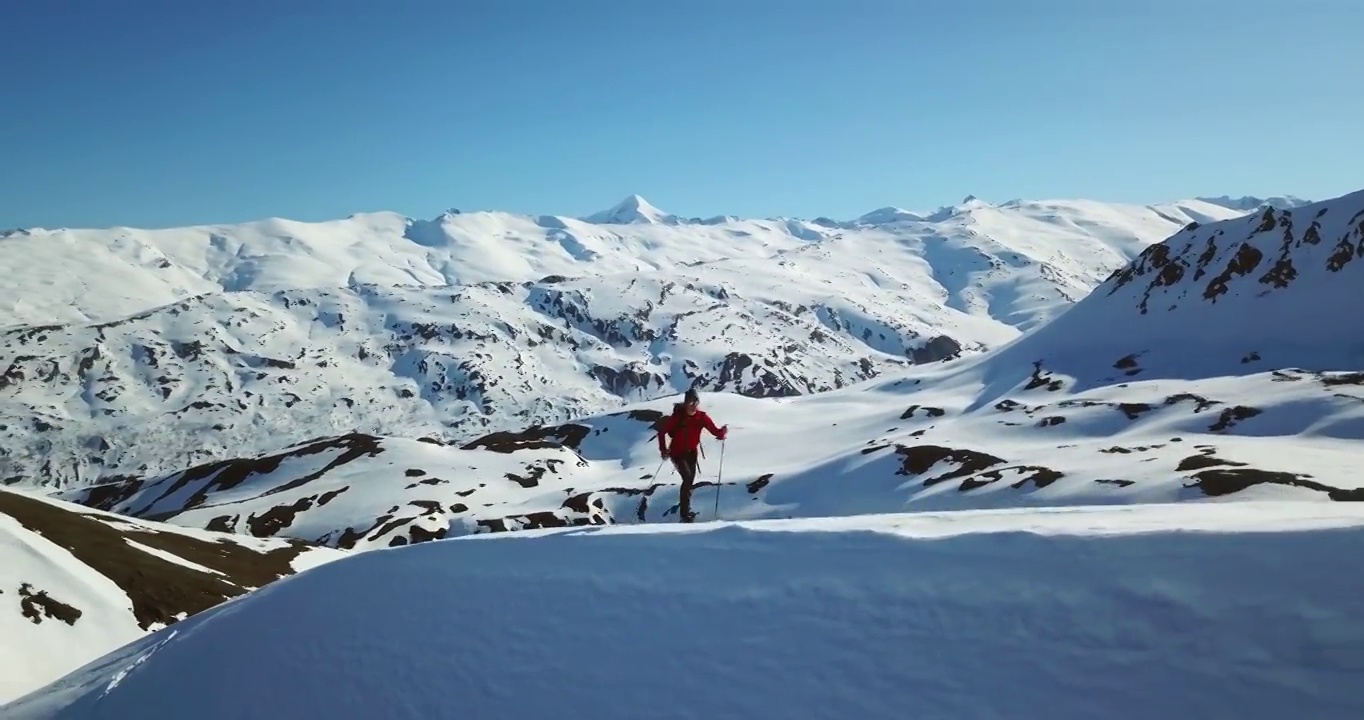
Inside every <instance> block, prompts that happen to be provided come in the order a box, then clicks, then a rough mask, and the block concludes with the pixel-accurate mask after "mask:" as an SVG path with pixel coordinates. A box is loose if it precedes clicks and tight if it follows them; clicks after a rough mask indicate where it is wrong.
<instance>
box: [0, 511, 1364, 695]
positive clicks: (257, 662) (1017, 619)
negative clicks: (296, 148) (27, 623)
mask: <svg viewBox="0 0 1364 720" xmlns="http://www.w3.org/2000/svg"><path fill="white" fill-rule="evenodd" d="M531 535H540V534H539V533H524V534H523V533H517V534H502V535H498V536H491V538H485V539H466V540H445V541H440V542H432V543H426V544H422V545H418V546H412V547H404V548H397V549H393V550H383V551H375V552H368V553H361V554H357V555H354V556H352V557H348V558H345V559H342V560H340V561H337V562H333V563H329V564H327V565H325V566H322V567H319V568H316V569H313V570H310V571H308V572H305V573H301V574H299V575H297V576H294V577H291V578H287V579H284V580H281V581H279V582H276V583H274V584H272V585H270V586H268V587H266V588H264V589H262V590H260V591H257V592H255V593H252V594H251V595H248V596H246V597H244V598H240V599H237V600H233V601H230V602H229V603H226V604H224V605H222V606H220V607H218V608H215V609H213V610H210V611H207V612H205V613H202V614H200V615H197V616H195V617H192V618H190V619H189V620H186V621H184V622H181V623H179V624H178V625H176V626H174V627H172V628H168V629H166V630H162V631H160V632H159V633H157V634H155V635H153V636H151V637H147V638H144V639H141V640H139V641H137V642H134V643H132V644H130V645H128V646H126V647H124V648H121V649H119V650H117V651H114V652H112V653H109V654H107V655H105V656H104V657H102V658H99V659H98V660H95V661H94V662H91V663H90V664H88V665H87V666H85V667H84V668H81V669H80V670H78V671H76V672H73V673H72V674H70V675H69V676H67V677H65V678H63V679H62V680H59V681H57V682H54V683H52V684H50V685H48V686H46V687H44V688H42V689H40V690H38V691H36V692H34V693H32V694H30V695H29V696H27V697H24V698H21V699H19V700H16V701H15V702H13V703H11V704H9V705H7V706H4V707H3V708H0V716H3V717H5V718H6V719H7V720H38V719H40V718H58V717H60V718H70V719H73V720H79V719H81V718H94V717H137V718H143V719H145V720H158V719H159V718H167V719H170V718H176V719H178V718H183V717H186V715H187V714H188V715H192V716H193V717H196V718H202V719H203V720H216V719H218V718H224V719H225V718H248V717H250V718H257V717H281V718H286V717H287V718H298V719H299V720H306V719H309V718H333V717H384V718H394V719H395V720H398V719H403V718H414V719H415V718H430V717H444V716H448V715H449V714H450V713H451V712H452V709H453V708H458V713H459V714H461V715H468V716H471V717H500V716H502V715H506V714H508V713H509V712H514V713H515V714H517V715H525V716H541V715H543V716H552V717H563V718H592V719H593V720H609V719H611V718H631V719H632V720H633V719H634V718H638V717H642V716H647V717H651V718H754V717H780V718H792V719H793V720H794V719H799V718H829V717H847V718H851V717H856V718H887V719H890V718H904V717H906V716H911V717H915V718H926V719H927V718H952V719H953V720H966V719H970V718H998V717H1044V716H1045V717H1048V718H1055V719H1056V720H1069V719H1074V720H1081V719H1083V720H1089V719H1090V718H1095V717H1104V718H1152V717H1236V718H1246V719H1247V720H1250V719H1254V718H1284V717H1311V718H1315V719H1318V720H1333V719H1335V718H1341V719H1347V718H1348V719H1350V720H1353V719H1354V718H1358V717H1360V715H1361V714H1364V697H1361V695H1360V694H1359V680H1360V677H1361V676H1364V631H1361V628H1360V625H1359V623H1358V622H1357V620H1358V618H1359V617H1360V615H1361V613H1364V579H1361V577H1360V575H1359V574H1358V573H1353V572H1343V571H1342V568H1341V567H1340V566H1338V565H1337V564H1334V563H1332V562H1331V561H1330V560H1327V558H1352V557H1359V556H1360V554H1361V553H1364V505H1359V504H1343V503H1337V504H1330V505H1328V504H1321V503H1277V502H1276V503H1253V502H1248V503H1235V504H1222V505H1184V506H1179V507H1168V506H1159V505H1147V506H1141V507H1132V508H1112V507H1110V508H1073V509H1067V510H1059V509H1054V510H1049V511H1045V512H1038V511H1028V512H1002V513H993V512H984V511H975V512H961V513H943V514H936V515H931V514H922V515H912V516H911V515H884V516H875V517H872V516H866V517H859V518H849V519H843V520H819V521H813V520H805V521H764V522H761V523H748V524H739V525H735V524H718V525H698V526H691V527H684V526H677V525H671V526H650V527H639V528H625V527H613V528H603V529H593V530H583V531H572V532H567V533H563V532H559V533H555V534H549V535H548V536H536V537H530V536H531ZM511 538H517V539H511ZM413 588H419V589H420V590H419V591H417V592H410V591H409V589H413ZM397 598H401V600H400V607H401V610H400V611H398V612H395V611H394V610H395V600H396V599H397ZM342 628H344V631H340V629H342ZM224 668H231V669H232V670H231V672H232V679H231V681H230V682H226V681H225V679H224V674H223V673H224Z"/></svg>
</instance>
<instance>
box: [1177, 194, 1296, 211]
mask: <svg viewBox="0 0 1364 720" xmlns="http://www.w3.org/2000/svg"><path fill="white" fill-rule="evenodd" d="M1198 199H1199V200H1202V201H1203V202H1207V203H1212V204H1213V205H1221V206H1222V207H1225V208H1228V209H1230V210H1240V211H1243V212H1253V211H1259V210H1264V209H1265V208H1266V207H1273V208H1277V209H1279V210H1291V209H1293V208H1295V207H1301V206H1303V205H1307V204H1309V203H1311V202H1312V201H1311V200H1304V199H1303V198H1300V197H1297V196H1294V195H1276V196H1274V197H1267V198H1260V197H1254V196H1251V195H1243V196H1241V197H1239V198H1234V197H1231V196H1228V195H1219V196H1217V197H1200V198H1198Z"/></svg>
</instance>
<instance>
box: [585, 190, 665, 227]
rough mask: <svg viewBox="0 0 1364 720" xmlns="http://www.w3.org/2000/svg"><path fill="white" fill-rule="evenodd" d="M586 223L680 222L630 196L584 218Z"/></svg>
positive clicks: (634, 196)
mask: <svg viewBox="0 0 1364 720" xmlns="http://www.w3.org/2000/svg"><path fill="white" fill-rule="evenodd" d="M583 220H585V221H586V222H589V223H593V224H596V225H631V224H635V223H646V224H660V223H674V224H675V223H677V222H679V221H680V218H678V217H677V216H676V215H673V214H671V213H666V212H663V211H662V210H659V209H658V208H656V207H654V206H653V205H651V204H649V201H648V200H645V199H644V198H642V197H640V196H638V195H631V196H629V197H627V198H625V199H624V200H621V201H620V202H618V203H616V204H615V205H613V206H612V207H611V208H610V209H607V210H603V211H601V212H598V213H593V214H592V215H589V216H587V217H585V218H583Z"/></svg>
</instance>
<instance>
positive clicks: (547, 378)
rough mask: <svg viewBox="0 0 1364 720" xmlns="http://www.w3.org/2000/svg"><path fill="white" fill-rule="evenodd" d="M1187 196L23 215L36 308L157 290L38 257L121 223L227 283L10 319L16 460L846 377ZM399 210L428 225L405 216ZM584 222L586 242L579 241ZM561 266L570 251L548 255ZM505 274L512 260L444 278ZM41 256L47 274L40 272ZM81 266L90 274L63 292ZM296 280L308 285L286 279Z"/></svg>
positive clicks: (870, 370) (573, 408) (1032, 299)
mask: <svg viewBox="0 0 1364 720" xmlns="http://www.w3.org/2000/svg"><path fill="white" fill-rule="evenodd" d="M1205 209H1207V210H1208V211H1209V212H1212V211H1215V210H1216V208H1215V207H1212V206H1209V207H1208V208H1205ZM1171 212H1174V211H1172V210H1170V209H1168V208H1167V209H1160V210H1157V209H1151V208H1136V207H1132V208H1124V207H1121V206H1104V205H1100V204H1096V203H1079V202H1072V203H1061V204H1057V203H1050V204H1048V203H1036V204H1014V205H1010V206H1000V207H995V206H988V205H984V204H982V203H980V202H979V201H973V202H972V203H968V204H967V205H965V206H962V207H960V208H955V209H950V210H949V211H945V212H944V213H942V214H941V216H940V217H939V218H938V219H937V220H934V221H932V222H930V221H926V220H925V221H917V222H916V221H908V222H907V221H904V220H903V219H898V218H889V219H887V222H885V223H883V224H867V223H862V222H859V223H851V224H845V225H837V224H835V225H834V226H831V227H826V226H823V225H802V226H800V228H799V229H796V228H795V225H794V224H793V223H794V221H782V222H776V221H742V222H741V221H730V220H723V221H719V222H717V223H716V224H705V223H696V222H691V221H687V222H680V221H673V222H670V223H663V224H660V223H656V222H642V221H641V222H638V223H635V224H624V225H621V224H605V225H596V224H590V223H584V222H582V221H576V220H571V219H558V220H556V221H555V222H550V220H549V219H546V218H536V219H534V222H531V220H529V219H524V218H522V219H518V218H517V217H516V216H503V215H496V214H487V213H480V214H471V215H448V216H445V217H444V218H443V219H442V221H441V224H440V225H439V227H438V228H427V229H426V230H422V231H420V232H418V231H417V230H414V229H413V228H412V227H407V226H406V225H402V224H401V223H398V225H393V223H395V222H397V220H396V219H394V218H389V217H387V216H361V217H357V218H352V219H350V220H348V221H338V222H336V223H330V224H321V225H307V224H300V223H283V221H278V222H277V221H271V222H267V223H258V224H253V225H248V226H241V227H238V228H236V229H235V230H231V231H229V229H225V228H218V229H213V230H210V229H203V228H200V229H187V230H182V231H155V232H150V231H149V232H147V233H141V234H139V233H138V232H134V231H122V230H120V231H117V232H114V231H110V232H113V233H114V235H113V236H110V235H108V234H107V233H106V234H103V235H102V234H100V233H98V232H95V231H71V232H67V233H65V234H62V233H59V234H58V235H55V236H44V235H42V233H38V234H35V235H32V236H25V235H21V234H14V235H12V236H10V237H7V238H4V239H2V240H0V243H4V244H5V245H4V250H5V252H6V258H7V259H9V258H11V257H13V258H15V259H16V260H17V264H16V266H15V267H16V269H15V272H13V273H10V274H8V275H6V276H5V277H4V278H0V282H7V283H17V284H18V285H17V286H16V287H18V289H19V291H20V292H23V293H26V294H25V295H23V297H22V298H21V301H20V304H21V305H23V306H24V307H29V306H32V307H35V308H36V307H38V306H39V305H41V304H42V303H44V302H50V303H53V305H51V306H50V307H56V305H58V304H62V303H65V302H66V301H67V300H71V301H72V302H76V304H77V306H79V307H83V308H84V309H83V310H81V311H80V312H81V313H82V314H83V315H99V316H103V317H105V318H108V317H109V315H110V314H111V313H112V311H113V310H114V309H115V308H120V307H123V308H125V309H127V308H128V306H127V305H126V304H125V303H122V301H121V300H119V299H118V292H124V291H125V290H126V289H127V288H128V287H129V285H128V283H133V284H136V283H149V284H147V285H146V287H148V288H153V287H154V286H155V282H153V281H152V280H149V279H146V278H143V277H142V276H141V275H138V276H137V277H127V278H123V279H124V280H126V281H127V282H126V283H124V282H120V280H119V278H120V275H119V274H118V272H116V271H115V270H114V269H111V268H110V267H106V266H105V265H95V266H93V267H94V268H95V270H94V271H92V272H97V273H98V277H87V276H86V275H85V273H86V272H87V265H86V264H84V263H75V264H72V263H69V262H68V263H66V264H65V265H64V266H63V272H64V273H66V274H65V275H62V277H63V278H66V279H65V280H62V281H61V282H58V281H57V279H55V278H52V277H51V274H52V272H55V270H54V267H55V266H52V267H48V266H43V267H37V266H35V265H33V263H37V262H38V261H39V260H41V259H43V258H48V255H47V253H49V252H50V249H51V248H58V249H61V250H62V251H63V252H68V253H77V252H80V249H79V248H81V247H84V246H85V245H87V244H97V243H100V242H104V241H106V240H107V241H108V245H107V247H104V246H101V247H104V249H102V250H100V252H102V253H105V252H106V251H107V252H109V253H114V255H108V254H107V253H106V254H96V255H92V256H91V257H92V258H105V259H106V260H108V259H109V258H111V257H113V258H123V259H124V260H127V261H128V262H129V263H133V264H132V265H130V266H129V267H133V266H136V267H138V268H143V265H138V264H137V263H136V262H134V260H136V259H138V258H141V260H138V261H137V262H142V261H144V260H145V261H146V262H147V263H151V264H152V266H153V267H152V269H156V268H157V267H159V266H160V265H161V264H163V261H164V262H165V263H171V264H172V266H174V267H181V265H184V266H186V267H190V268H192V269H193V271H194V272H196V273H200V275H201V276H202V277H204V278H208V279H207V280H204V281H203V282H195V283H188V284H184V285H182V286H177V289H176V290H174V291H173V292H171V291H167V292H168V293H170V294H172V295H179V294H183V293H187V292H195V293H202V294H195V295H193V296H190V297H185V298H184V299H181V300H179V301H176V302H174V303H172V304H169V305H163V306H160V307H155V308H151V309H140V310H139V311H138V312H137V313H136V314H133V315H129V316H125V317H119V318H117V319H103V320H101V321H99V322H96V323H88V322H64V323H58V324H41V325H29V326H23V327H16V328H11V329H8V330H4V331H0V442H3V443H4V444H5V446H6V448H7V449H8V450H9V452H7V453H6V454H5V455H4V456H3V457H0V482H8V483H24V484H41V485H56V486H70V485H82V484H88V483H90V482H92V481H94V480H95V479H97V478H103V479H106V480H107V479H109V478H112V477H118V476H138V477H146V476H154V475H163V474H169V473H171V472H175V471H177V470H179V469H182V468H185V467H188V466H192V465H196V464H201V463H206V462H212V461H215V460H222V459H228V458H231V457H239V456H243V455H249V454H256V453H263V452H268V451H271V450H275V449H277V448H280V447H283V446H285V445H289V444H293V443H299V442H303V441H305V440H308V439H310V438H314V437H322V436H328V435H338V434H344V433H348V432H352V431H355V432H364V433H369V434H374V435H383V436H401V437H413V438H415V437H423V436H431V437H437V438H442V439H445V440H447V441H451V442H459V441H465V440H468V439H472V438H473V437H475V436H477V435H478V434H481V433H483V432H487V431H489V430H496V429H505V428H517V427H523V426H528V425H532V424H536V423H559V422H563V421H566V420H568V419H571V418H573V417H577V416H581V415H585V414H590V413H595V412H601V411H606V410H610V409H613V408H618V407H620V406H622V404H623V403H626V402H631V401H638V400H641V399H647V398H651V397H657V396H660V395H666V394H670V393H674V392H680V391H681V390H683V389H685V388H687V387H691V386H695V387H699V388H701V389H704V390H709V391H723V392H734V393H739V394H743V395H748V396H753V397H782V396H796V395H805V394H811V393H817V392H822V391H826V390H830V389H836V388H839V387H844V386H847V385H850V384H853V383H857V382H861V381H865V380H868V379H870V378H874V377H878V376H881V375H884V374H885V373H887V372H892V371H898V370H901V369H903V368H905V367H907V366H910V365H912V364H922V363H933V362H937V361H941V360H945V359H951V358H955V357H959V356H970V355H973V354H978V353H979V352H981V351H984V350H987V349H989V348H992V347H996V346H999V345H1001V344H1003V343H1006V342H1009V341H1010V340H1012V339H1013V338H1015V337H1017V336H1018V334H1019V332H1020V331H1021V330H1024V329H1027V328H1030V327H1032V326H1035V325H1036V324H1038V323H1042V322H1045V321H1046V320H1047V319H1048V318H1049V317H1051V315H1052V314H1054V313H1055V312H1057V311H1058V310H1060V309H1061V308H1063V307H1065V306H1067V305H1068V304H1069V303H1070V302H1072V301H1073V300H1074V299H1075V298H1077V297H1079V296H1081V295H1082V294H1083V293H1084V292H1085V290H1086V289H1087V288H1088V287H1090V286H1092V284H1094V283H1097V282H1099V281H1100V280H1101V279H1102V277H1103V276H1104V275H1106V274H1107V273H1108V272H1110V271H1111V270H1113V269H1114V268H1117V267H1120V266H1121V265H1122V264H1123V263H1124V262H1126V261H1127V260H1128V259H1129V258H1130V257H1132V256H1135V254H1136V253H1137V252H1139V251H1140V249H1141V248H1143V247H1145V246H1146V244H1147V243H1149V242H1153V241H1155V240H1157V239H1158V238H1159V233H1160V232H1162V230H1161V228H1170V229H1172V228H1173V227H1175V226H1174V225H1173V223H1172V222H1171V221H1170V220H1169V219H1167V216H1169V215H1170V213H1171ZM1225 212H1228V213H1229V212H1230V211H1225ZM398 226H402V227H404V228H406V229H405V230H403V231H402V232H406V233H408V234H409V235H413V237H415V238H416V239H415V240H414V239H411V238H406V239H401V241H400V239H399V238H397V237H393V236H391V235H392V233H394V232H398V230H397V229H396V228H397V227H398ZM550 226H553V227H550ZM570 231H572V232H576V233H579V234H580V237H579V238H578V240H577V241H576V242H577V243H578V244H579V245H581V248H579V250H574V251H573V252H572V253H570V254H571V255H572V258H569V259H565V258H564V257H561V256H560V255H558V254H557V253H558V252H559V251H560V250H562V247H561V243H560V241H561V240H564V237H563V233H567V232H570ZM385 233H388V234H385ZM414 233H415V234H414ZM422 233H432V234H431V235H429V236H428V235H425V234H422ZM537 233H542V234H539V235H537ZM792 233H796V234H795V235H793V234H792ZM40 236H42V237H43V238H45V239H40ZM551 236H553V237H551ZM556 237H557V238H558V240H555V239H554V238H556ZM537 238H538V239H537ZM494 241H496V242H497V243H501V245H497V244H496V243H495V242H494ZM547 242H553V243H554V245H555V247H557V248H560V250H551V249H547V248H546V247H543V243H547ZM44 243H46V244H44ZM158 243H159V244H158ZM403 243H408V244H403ZM413 243H415V244H413ZM148 248H160V249H159V250H156V251H155V252H153V251H152V250H151V249H148ZM414 248H415V249H414ZM582 248H590V249H591V252H590V253H588V254H590V255H591V256H592V258H593V259H590V260H589V259H581V257H580V256H583V255H584V254H583V252H581V251H580V250H582ZM418 250H420V253H421V254H420V257H421V258H423V260H422V262H428V261H429V262H432V263H435V262H437V261H436V259H433V258H436V257H437V255H438V254H439V253H443V252H451V253H454V252H456V251H459V252H460V253H465V254H460V255H458V262H456V259H454V258H453V257H452V258H448V259H445V260H440V261H439V263H437V264H440V266H441V267H442V268H444V270H442V273H444V274H441V273H435V272H434V271H430V270H429V269H428V270H421V271H418V270H417V269H414V268H416V267H417V266H416V265H415V263H417V262H418V261H417V256H414V255H412V254H411V253H413V252H417V251H418ZM511 250H518V251H519V252H521V253H523V255H524V258H523V257H522V256H519V255H515V256H513V255H507V253H509V252H510V251H511ZM466 251H467V252H466ZM92 252H94V251H93V250H92ZM120 253H122V254H120ZM480 253H482V254H480ZM489 253H491V255H490V254H489ZM442 257H443V256H442ZM496 258H502V259H500V260H496ZM556 258H557V259H556ZM574 258H577V259H574ZM627 258H635V259H634V260H629V261H627ZM681 258H690V259H691V261H690V262H683V261H682V259H681ZM49 259H50V258H49ZM495 260H496V261H495ZM91 262H94V260H91ZM109 262H113V260H109ZM176 263H180V265H176ZM144 264H145V263H144ZM385 268H387V269H386V270H385ZM636 268H641V269H639V270H636ZM143 269H145V268H143ZM551 269H552V270H568V271H572V272H574V273H577V275H576V276H573V277H568V276H564V275H552V274H541V273H542V272H544V271H545V270H551ZM323 270H325V271H326V272H323ZM343 270H344V271H345V273H346V274H345V277H344V278H342V277H338V276H336V275H335V273H338V272H341V271H343ZM138 272H139V273H140V272H142V270H138ZM168 272H169V271H168ZM177 272H179V271H177ZM186 272H188V271H186ZM385 273H387V274H385ZM181 274H183V273H181ZM68 276H69V277H68ZM501 276H510V277H513V278H517V279H515V280H497V281H492V280H487V281H483V282H479V283H476V284H463V285H445V284H444V283H445V282H446V281H447V280H451V281H453V280H461V281H462V280H465V279H469V278H474V279H485V278H489V277H501ZM42 277H47V278H49V279H50V280H51V281H52V283H53V284H52V285H51V286H50V287H48V288H47V289H46V290H43V291H41V292H40V291H38V290H37V289H35V288H30V287H28V286H27V285H25V283H28V282H29V281H30V280H31V279H33V278H42ZM174 277H180V275H174ZM229 277H230V280H229ZM380 279H381V280H384V281H385V284H382V285H376V284H366V282H368V281H371V280H380ZM68 281H69V282H77V281H79V282H82V283H85V284H84V285H83V286H82V291H81V292H76V291H75V290H71V291H70V292H69V293H68V292H67V291H66V290H63V288H66V287H67V285H66V284H63V283H66V282H68ZM210 281H211V282H210ZM167 282H169V281H167ZM205 283H208V284H205ZM289 283H293V284H295V285H298V286H302V287H297V288H295V287H285V288H284V289H279V288H281V287H282V286H286V285H288V284H289ZM392 283H408V284H398V285H394V284H392ZM332 284H334V285H338V286H339V287H328V285H332ZM111 288H116V289H117V292H114V291H113V290H112V289H111ZM222 288H226V289H228V290H231V291H232V292H222V291H221V289H222ZM106 289H109V291H108V292H106ZM182 291H183V292H182ZM158 292H159V291H156V292H154V291H153V290H150V289H149V290H148V291H147V294H146V295H145V297H148V298H153V297H163V296H164V295H165V294H166V293H161V294H158ZM64 293H65V294H64ZM110 293H113V294H110ZM68 295H69V296H70V297H68ZM35 303H36V304H35ZM97 310H99V311H101V312H96V311H97ZM35 312H36V311H35ZM51 314H52V315H60V313H57V312H56V311H55V310H54V311H53V313H51Z"/></svg>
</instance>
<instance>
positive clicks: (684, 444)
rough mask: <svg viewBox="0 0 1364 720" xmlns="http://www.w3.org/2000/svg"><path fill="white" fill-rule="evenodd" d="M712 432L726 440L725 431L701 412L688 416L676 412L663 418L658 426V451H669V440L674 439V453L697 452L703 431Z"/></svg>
mask: <svg viewBox="0 0 1364 720" xmlns="http://www.w3.org/2000/svg"><path fill="white" fill-rule="evenodd" d="M702 428H705V429H706V430H709V431H710V434H711V435H714V436H715V437H717V438H719V439H721V440H724V439H725V430H723V429H721V428H718V427H715V421H714V420H711V419H710V416H709V415H707V414H706V413H705V412H703V411H701V410H697V411H696V412H695V413H694V414H692V415H687V413H686V412H685V411H683V412H676V413H673V414H672V415H669V416H668V417H665V418H663V422H662V423H661V424H659V426H658V449H659V451H660V452H667V451H668V445H667V442H668V438H669V437H671V438H672V439H673V447H672V451H673V452H689V451H692V450H695V449H696V448H697V446H698V445H700V444H701V429H702Z"/></svg>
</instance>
